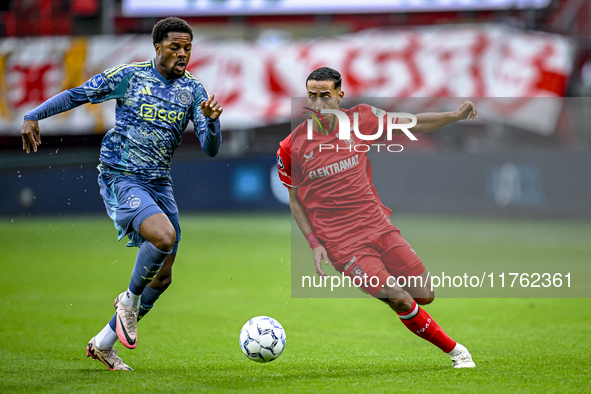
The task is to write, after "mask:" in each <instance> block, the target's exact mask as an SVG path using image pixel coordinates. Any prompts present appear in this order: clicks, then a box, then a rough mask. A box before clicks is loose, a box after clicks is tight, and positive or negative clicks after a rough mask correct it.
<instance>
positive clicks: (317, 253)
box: [312, 246, 328, 278]
mask: <svg viewBox="0 0 591 394" xmlns="http://www.w3.org/2000/svg"><path fill="white" fill-rule="evenodd" d="M312 252H313V253H314V265H315V266H316V273H317V274H318V275H320V277H322V278H324V277H326V274H325V273H324V271H322V262H323V261H324V264H327V265H328V253H326V249H324V247H322V246H319V247H317V248H316V249H314V250H313V251H312Z"/></svg>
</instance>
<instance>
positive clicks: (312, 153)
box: [304, 151, 314, 161]
mask: <svg viewBox="0 0 591 394" xmlns="http://www.w3.org/2000/svg"><path fill="white" fill-rule="evenodd" d="M304 158H305V159H306V161H310V160H312V159H313V158H314V151H311V152H310V153H308V154H305V153H304Z"/></svg>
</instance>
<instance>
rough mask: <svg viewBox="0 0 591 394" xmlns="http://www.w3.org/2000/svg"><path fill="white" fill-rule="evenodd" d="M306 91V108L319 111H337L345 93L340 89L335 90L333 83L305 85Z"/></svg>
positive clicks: (309, 83)
mask: <svg viewBox="0 0 591 394" xmlns="http://www.w3.org/2000/svg"><path fill="white" fill-rule="evenodd" d="M306 89H307V90H308V106H310V108H312V109H314V110H316V111H320V110H321V109H323V108H325V109H337V108H339V104H340V103H341V101H343V96H344V95H345V92H343V91H342V90H341V88H338V89H335V87H334V82H333V81H314V80H310V81H308V82H307V83H306Z"/></svg>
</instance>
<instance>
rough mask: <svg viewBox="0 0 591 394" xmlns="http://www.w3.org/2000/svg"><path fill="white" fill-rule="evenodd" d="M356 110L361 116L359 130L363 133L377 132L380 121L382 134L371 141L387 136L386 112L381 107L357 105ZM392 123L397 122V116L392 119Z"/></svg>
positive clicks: (380, 139) (382, 139)
mask: <svg viewBox="0 0 591 394" xmlns="http://www.w3.org/2000/svg"><path fill="white" fill-rule="evenodd" d="M356 110H357V112H359V116H360V118H361V127H359V132H360V133H362V134H365V135H374V134H376V133H377V132H378V128H379V127H380V123H381V124H382V135H381V136H380V137H379V138H378V139H377V140H374V141H373V143H377V142H381V141H385V140H386V138H387V136H388V133H387V130H388V113H387V112H386V111H384V110H383V109H379V108H377V107H373V106H371V105H367V104H361V105H359V106H358V107H357V109H356ZM394 123H398V118H396V119H395V120H394Z"/></svg>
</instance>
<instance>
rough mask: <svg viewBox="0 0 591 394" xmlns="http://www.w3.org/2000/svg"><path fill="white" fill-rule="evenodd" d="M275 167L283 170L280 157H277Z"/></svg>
mask: <svg viewBox="0 0 591 394" xmlns="http://www.w3.org/2000/svg"><path fill="white" fill-rule="evenodd" d="M277 167H279V168H281V169H282V170H283V160H282V159H281V155H277Z"/></svg>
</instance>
